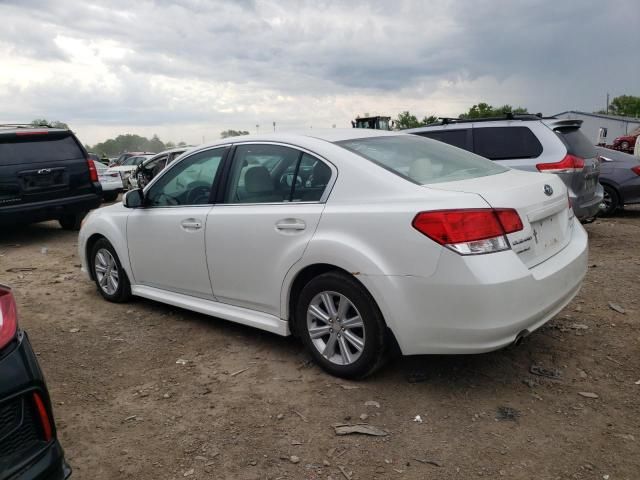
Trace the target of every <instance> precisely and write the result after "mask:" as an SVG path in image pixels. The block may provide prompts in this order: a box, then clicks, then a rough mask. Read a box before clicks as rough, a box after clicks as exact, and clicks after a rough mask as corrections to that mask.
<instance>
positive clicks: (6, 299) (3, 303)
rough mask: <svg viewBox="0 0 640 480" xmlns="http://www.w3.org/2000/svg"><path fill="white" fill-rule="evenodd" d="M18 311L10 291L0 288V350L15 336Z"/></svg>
mask: <svg viewBox="0 0 640 480" xmlns="http://www.w3.org/2000/svg"><path fill="white" fill-rule="evenodd" d="M17 330H18V311H17V309H16V301H15V299H14V298H13V293H11V290H10V289H8V288H5V287H2V286H0V349H2V348H4V347H5V346H6V345H7V344H8V343H9V342H10V341H11V340H13V338H14V337H15V336H16V331H17Z"/></svg>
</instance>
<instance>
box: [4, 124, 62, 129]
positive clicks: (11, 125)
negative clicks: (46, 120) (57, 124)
mask: <svg viewBox="0 0 640 480" xmlns="http://www.w3.org/2000/svg"><path fill="white" fill-rule="evenodd" d="M0 127H4V128H54V127H52V126H51V125H49V124H46V125H33V124H31V123H0Z"/></svg>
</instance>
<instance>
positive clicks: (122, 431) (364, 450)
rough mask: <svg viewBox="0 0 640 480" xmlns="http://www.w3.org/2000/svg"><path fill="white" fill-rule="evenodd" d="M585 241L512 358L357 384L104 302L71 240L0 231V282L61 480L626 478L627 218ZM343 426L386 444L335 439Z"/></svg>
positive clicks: (632, 470)
mask: <svg viewBox="0 0 640 480" xmlns="http://www.w3.org/2000/svg"><path fill="white" fill-rule="evenodd" d="M586 229H587V230H588V232H589V236H590V241H591V247H590V248H591V252H590V253H591V258H590V262H589V263H590V268H589V273H588V276H587V279H586V281H585V284H584V287H583V289H582V291H581V292H580V294H579V295H578V297H577V298H576V299H575V300H574V301H573V302H572V303H571V304H570V305H569V306H568V307H567V308H566V309H565V310H564V311H563V312H561V313H560V314H559V315H558V316H557V317H556V318H555V319H554V320H552V321H551V322H549V323H548V324H547V325H546V326H545V327H543V328H542V329H540V330H538V331H537V332H535V333H534V334H532V335H531V336H529V337H528V338H526V339H525V341H524V342H523V344H522V345H520V346H519V347H513V348H508V349H505V350H502V351H498V352H494V353H490V354H484V355H473V356H422V357H412V358H403V359H402V358H400V359H396V360H394V361H392V362H390V363H389V364H388V366H386V367H385V368H384V369H383V370H382V371H381V372H379V373H378V374H376V375H375V376H374V377H373V378H370V379H367V380H366V381H362V382H347V381H342V380H339V379H336V378H333V377H330V376H328V375H326V374H325V373H323V372H322V371H320V370H319V369H318V368H317V367H315V366H314V365H313V364H311V363H310V362H309V357H308V356H307V355H306V354H305V353H304V351H303V349H302V347H301V345H300V344H299V342H297V341H296V340H294V339H291V338H281V337H277V336H274V335H271V334H268V333H264V332H260V331H258V330H253V329H250V328H245V327H242V326H238V325H234V324H232V323H229V322H225V321H222V320H218V319H213V318H209V317H206V316H203V315H199V314H196V313H191V312H188V311H185V310H181V309H177V308H174V307H171V306H166V305H162V304H159V303H154V302H151V301H146V300H141V299H139V300H135V301H132V302H131V303H128V304H125V305H115V304H110V303H107V302H105V301H104V300H102V298H101V297H100V295H99V294H98V293H97V291H96V289H95V287H94V285H93V284H91V283H89V282H88V281H86V280H85V279H84V277H83V276H82V274H81V273H80V271H79V268H78V267H79V260H78V258H77V255H76V241H77V237H76V234H75V233H72V232H65V231H63V230H61V229H59V228H58V226H57V224H55V223H53V222H49V223H43V224H38V225H33V226H29V227H25V228H21V229H19V230H15V231H12V232H6V231H3V232H0V280H1V281H2V282H3V283H8V284H9V285H12V286H13V287H14V289H15V292H16V296H17V300H18V304H19V312H20V315H21V323H22V326H23V327H24V328H25V329H26V330H27V331H28V333H29V335H30V338H31V340H32V342H33V344H34V347H35V349H36V350H37V352H38V355H39V358H40V362H41V365H42V368H43V370H44V371H45V374H46V376H47V380H48V383H49V388H50V391H51V395H52V399H53V402H54V407H55V413H56V420H57V423H58V429H59V436H60V437H61V440H62V443H63V445H64V447H65V449H66V453H67V457H68V460H69V462H70V463H71V465H72V466H73V468H74V475H73V478H75V479H95V480H101V479H105V480H106V479H109V480H110V479H115V478H123V479H140V480H146V479H149V480H150V479H154V480H155V479H182V478H189V479H202V478H229V479H235V478H237V479H253V478H255V479H263V478H264V479H267V478H270V479H275V478H289V479H316V478H318V479H323V480H324V479H328V478H333V479H334V480H338V479H345V478H346V479H370V478H398V479H410V478H438V479H454V478H455V479H467V478H476V477H488V478H499V477H503V478H514V479H531V478H536V479H556V478H558V479H565V478H570V479H573V478H576V479H610V480H618V479H629V480H635V479H638V478H640V402H639V401H638V397H639V395H640V384H638V383H637V382H638V381H639V380H640V358H639V357H640V356H639V352H640V324H639V312H638V289H637V286H636V285H637V284H638V280H639V273H640V210H638V209H629V210H627V211H625V212H624V213H621V214H620V215H619V216H617V217H614V218H612V219H605V220H598V221H596V222H595V223H593V224H591V225H587V226H586ZM25 267H28V268H34V270H32V271H12V269H16V268H25ZM610 302H611V303H613V304H615V305H617V306H620V307H622V309H623V310H624V313H619V312H617V311H615V310H614V309H612V308H611V306H610V305H609V304H610ZM616 308H617V307H616ZM532 366H534V367H536V368H533V369H532ZM532 370H533V372H535V373H532ZM541 373H542V374H547V375H550V376H551V377H553V378H550V377H549V376H541V375H540V374H541ZM581 392H582V393H581ZM585 393H586V395H585ZM592 397H595V398H592ZM416 415H420V418H421V420H422V422H417V421H414V419H415V417H416ZM345 423H346V424H354V423H367V424H370V425H374V426H376V427H379V428H380V429H383V430H385V431H386V432H388V435H386V436H378V437H373V436H364V435H346V436H337V435H336V434H335V432H334V428H333V426H334V425H336V424H345Z"/></svg>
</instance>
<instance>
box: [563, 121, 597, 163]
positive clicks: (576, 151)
mask: <svg viewBox="0 0 640 480" xmlns="http://www.w3.org/2000/svg"><path fill="white" fill-rule="evenodd" d="M555 132H556V133H557V134H558V136H559V137H560V138H561V139H562V140H563V141H564V144H565V145H566V146H567V151H568V152H569V153H570V154H571V155H576V156H578V157H582V158H594V157H595V156H596V155H597V153H596V148H595V146H594V145H593V144H592V143H591V142H590V141H589V139H588V138H587V137H586V135H585V134H584V133H582V132H581V131H580V129H579V128H558V129H556V131H555Z"/></svg>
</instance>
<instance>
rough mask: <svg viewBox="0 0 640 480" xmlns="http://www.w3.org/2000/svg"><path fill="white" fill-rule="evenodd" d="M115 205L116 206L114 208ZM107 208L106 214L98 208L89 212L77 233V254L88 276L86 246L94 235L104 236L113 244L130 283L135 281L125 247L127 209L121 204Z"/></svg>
mask: <svg viewBox="0 0 640 480" xmlns="http://www.w3.org/2000/svg"><path fill="white" fill-rule="evenodd" d="M114 207H117V208H114ZM104 209H109V210H110V212H109V214H108V215H102V212H100V210H103V209H99V210H96V211H94V212H93V213H92V214H90V215H89V216H88V217H87V218H86V219H85V221H84V223H83V225H82V228H81V229H80V234H79V235H78V255H79V257H80V260H81V264H82V270H83V271H84V272H85V273H86V274H87V275H89V276H90V272H91V270H90V268H89V254H90V252H88V251H87V247H88V245H89V243H90V241H92V239H94V238H95V237H96V236H101V237H104V238H106V239H107V240H108V241H109V243H111V245H112V246H113V248H114V249H115V251H116V254H117V255H118V259H119V260H120V264H121V265H122V268H123V269H124V270H125V272H126V273H127V276H128V277H129V280H130V281H131V283H132V284H134V283H135V279H134V277H133V271H132V269H131V263H130V261H129V249H128V247H127V218H128V216H129V210H128V209H126V208H124V207H123V206H122V205H112V206H109V207H104Z"/></svg>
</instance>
